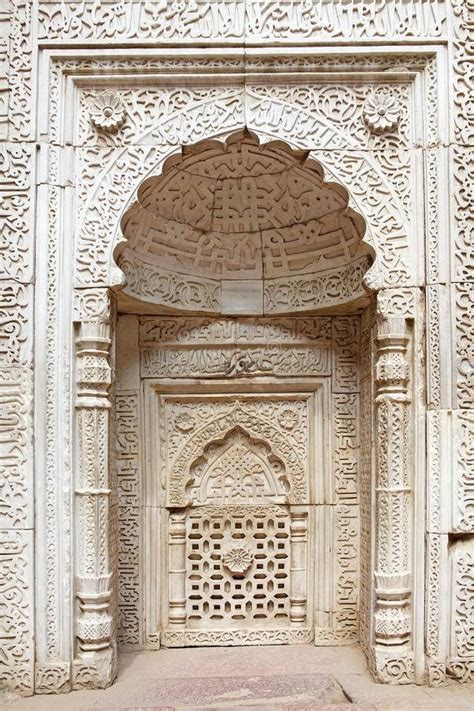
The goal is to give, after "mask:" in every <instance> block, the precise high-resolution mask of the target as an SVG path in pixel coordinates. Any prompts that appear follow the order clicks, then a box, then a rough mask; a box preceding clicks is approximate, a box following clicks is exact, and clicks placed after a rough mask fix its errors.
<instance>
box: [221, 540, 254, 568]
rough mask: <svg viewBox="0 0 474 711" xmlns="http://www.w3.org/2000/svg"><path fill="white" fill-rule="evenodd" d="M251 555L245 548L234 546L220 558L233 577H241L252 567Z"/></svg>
mask: <svg viewBox="0 0 474 711" xmlns="http://www.w3.org/2000/svg"><path fill="white" fill-rule="evenodd" d="M252 561H253V554H252V552H251V550H250V548H247V546H235V548H229V550H228V551H227V552H226V553H224V555H223V556H222V562H223V564H224V565H225V567H226V568H228V570H230V572H231V573H233V574H234V575H243V574H244V573H246V572H247V570H248V569H249V568H250V566H251V565H252Z"/></svg>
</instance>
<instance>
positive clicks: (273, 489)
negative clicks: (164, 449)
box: [185, 425, 291, 505]
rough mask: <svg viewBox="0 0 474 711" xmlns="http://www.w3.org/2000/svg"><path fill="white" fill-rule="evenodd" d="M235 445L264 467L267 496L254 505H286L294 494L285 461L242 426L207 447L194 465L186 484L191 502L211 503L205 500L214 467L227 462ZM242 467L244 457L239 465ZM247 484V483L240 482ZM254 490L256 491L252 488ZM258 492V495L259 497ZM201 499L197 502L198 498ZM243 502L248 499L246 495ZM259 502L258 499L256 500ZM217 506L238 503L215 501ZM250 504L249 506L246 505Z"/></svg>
mask: <svg viewBox="0 0 474 711" xmlns="http://www.w3.org/2000/svg"><path fill="white" fill-rule="evenodd" d="M235 445H237V446H238V445H241V450H242V449H243V451H244V452H245V454H248V455H250V456H251V457H252V458H253V460H254V461H255V462H258V463H259V464H260V468H261V471H263V472H264V474H265V475H266V476H265V483H266V484H267V489H268V490H267V492H266V493H265V494H264V495H262V494H260V495H258V494H257V497H258V500H252V502H251V503H259V504H263V503H278V504H282V503H286V501H287V494H288V493H289V492H290V490H291V484H290V482H289V481H288V477H287V474H286V467H285V463H284V462H283V460H282V459H281V458H280V457H278V456H277V455H276V454H275V452H274V451H273V449H272V446H271V444H270V443H269V442H268V441H267V440H265V439H263V438H262V437H260V438H256V437H252V436H251V435H250V434H249V433H248V432H247V431H246V430H245V429H244V428H243V427H241V426H240V425H236V426H234V427H233V428H232V429H231V430H229V431H228V432H226V433H225V435H224V436H223V437H221V438H220V439H218V440H212V441H211V442H208V444H207V445H206V446H205V447H204V449H203V450H202V452H199V453H198V454H197V456H196V458H195V460H194V462H193V463H192V464H191V467H190V469H189V478H188V481H187V482H186V483H185V490H186V493H187V496H188V501H189V503H190V504H191V505H193V504H196V503H198V504H207V503H209V501H208V499H207V497H206V496H203V494H204V492H205V491H206V490H207V486H208V482H209V479H210V478H211V476H210V473H211V472H212V470H213V467H215V466H216V465H219V463H220V462H221V461H222V460H223V459H225V457H226V455H227V454H228V452H229V451H230V450H232V449H233V448H234V447H235ZM238 464H239V465H240V455H239V462H238ZM249 476H250V479H252V480H253V479H254V474H253V473H249ZM237 483H240V484H243V482H237ZM259 483H260V485H261V482H258V481H255V482H253V484H254V485H255V486H258V485H259ZM252 488H254V487H253V486H252ZM255 493H256V492H254V494H255ZM196 495H198V499H197V501H196V499H195V496H196ZM241 498H246V495H245V496H244V495H242V496H241ZM252 498H255V497H252ZM212 503H213V504H235V503H239V502H238V500H233V499H231V500H230V501H212ZM244 503H249V502H247V501H246V502H244Z"/></svg>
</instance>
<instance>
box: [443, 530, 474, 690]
mask: <svg viewBox="0 0 474 711" xmlns="http://www.w3.org/2000/svg"><path fill="white" fill-rule="evenodd" d="M449 556H450V568H451V571H450V572H451V615H450V622H451V624H450V628H451V630H450V640H449V651H448V674H449V675H450V676H453V677H455V678H456V679H459V680H460V681H472V680H473V678H474V627H473V624H472V596H473V588H474V575H473V570H474V539H473V537H472V536H469V537H466V538H460V539H459V540H456V541H455V542H454V543H453V545H452V546H451V548H450V552H449Z"/></svg>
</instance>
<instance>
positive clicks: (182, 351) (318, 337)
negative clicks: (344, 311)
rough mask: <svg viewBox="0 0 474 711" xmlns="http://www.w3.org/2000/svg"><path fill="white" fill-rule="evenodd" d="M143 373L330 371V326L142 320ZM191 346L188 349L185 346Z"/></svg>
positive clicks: (313, 321)
mask: <svg viewBox="0 0 474 711" xmlns="http://www.w3.org/2000/svg"><path fill="white" fill-rule="evenodd" d="M140 339H141V344H142V351H141V373H142V377H145V378H146V377H168V378H169V377H171V378H179V377H208V378H224V377H225V378H238V377H247V376H248V375H258V374H261V375H329V374H330V372H331V345H330V344H331V331H330V321H329V320H328V319H326V318H314V317H301V319H298V318H295V319H289V318H287V319H285V318H283V319H281V320H280V319H271V318H264V319H262V320H256V319H249V318H247V319H246V318H243V319H240V320H239V321H238V322H236V321H233V320H231V319H216V320H211V319H207V320H206V319H202V318H200V319H192V318H189V317H187V318H186V319H184V320H183V321H182V325H181V323H179V325H178V323H177V322H176V320H175V319H166V318H160V319H145V320H142V322H141V327H140ZM191 345H193V346H194V347H193V348H190V347H189V346H191Z"/></svg>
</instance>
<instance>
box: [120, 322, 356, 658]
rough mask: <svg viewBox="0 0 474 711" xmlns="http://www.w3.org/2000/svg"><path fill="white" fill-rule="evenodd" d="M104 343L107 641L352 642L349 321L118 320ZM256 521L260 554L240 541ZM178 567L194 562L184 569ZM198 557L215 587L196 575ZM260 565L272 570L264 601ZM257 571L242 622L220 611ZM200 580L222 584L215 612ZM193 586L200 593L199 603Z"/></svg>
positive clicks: (352, 370)
mask: <svg viewBox="0 0 474 711" xmlns="http://www.w3.org/2000/svg"><path fill="white" fill-rule="evenodd" d="M117 352H118V361H117V367H118V370H117V389H118V391H117V400H116V431H117V453H118V461H119V465H118V477H119V516H120V519H121V520H120V521H119V543H118V550H119V582H118V606H119V614H120V621H119V640H120V641H121V644H122V645H123V647H124V648H133V649H140V648H152V649H153V648H157V647H158V646H159V645H160V643H161V644H162V645H165V646H183V645H186V644H192V645H199V644H262V643H273V644H280V643H302V642H306V643H307V642H309V641H311V640H312V639H313V638H315V641H316V643H317V644H341V643H342V644H345V643H353V642H354V641H356V640H357V639H358V637H359V585H360V572H359V566H360V563H359V560H360V556H359V412H360V409H359V353H360V328H359V317H358V316H340V317H336V318H330V317H325V316H324V317H309V316H308V317H299V318H295V317H285V318H280V319H278V318H268V317H263V318H261V317H260V318H258V317H242V318H239V319H238V320H235V319H226V318H206V317H200V318H197V317H191V316H187V317H183V316H182V317H153V316H149V317H141V318H137V317H134V316H120V317H119V320H118V341H117ZM254 379H257V380H254ZM143 380H144V381H145V384H146V390H145V394H144V395H141V394H140V393H141V392H142V393H143V389H142V388H140V383H142V382H143ZM256 382H258V383H259V389H260V390H262V392H263V393H264V394H263V395H261V396H260V395H257V394H255V393H254V392H253V391H254V387H255V384H256ZM193 383H194V384H193ZM142 397H143V398H144V399H143V401H142V402H141V399H142ZM140 412H141V413H144V416H145V420H141V419H140V416H139V414H138V413H140ZM329 422H330V423H332V424H331V425H328V423H329ZM139 443H141V445H139ZM139 447H140V448H141V449H142V452H141V457H140V456H139ZM143 447H145V448H146V452H144V451H143ZM223 477H225V478H223ZM236 477H237V478H236ZM122 501H123V504H124V505H123V506H120V502H122ZM185 506H188V507H189V508H187V509H186V508H183V507H185ZM234 508H235V510H234ZM226 516H227V517H228V519H227V518H226ZM224 520H226V521H227V524H225V525H224V523H223V521H224ZM250 520H251V521H253V522H254V524H253V525H254V526H255V532H256V538H255V540H254V535H253V529H251V530H250V532H249V530H248V526H249V523H248V522H249V521H250ZM213 521H214V523H213ZM242 521H243V523H242ZM193 522H194V523H193ZM267 524H268V526H267ZM262 526H263V529H264V530H261V529H262ZM217 527H219V531H220V529H221V528H222V532H221V533H220V534H219V535H221V537H222V541H221V540H220V539H219V540H218V539H217V538H216V536H217V532H216V531H214V528H217ZM242 527H243V530H244V531H246V533H245V539H244V542H243V544H242V545H243V546H244V548H245V552H246V553H247V554H248V555H249V556H251V558H250V563H249V566H248V567H249V572H248V575H247V576H246V578H245V580H244V581H243V582H242V581H240V582H239V580H237V581H233V579H231V578H232V576H230V577H229V575H230V574H229V572H228V567H227V564H226V563H225V557H224V556H223V558H222V561H223V562H222V569H219V571H220V572H216V570H215V568H217V567H219V565H221V563H219V560H220V553H221V549H222V552H223V553H225V550H224V549H226V550H227V548H232V545H231V541H232V540H234V539H235V541H238V539H239V536H240V535H241V533H240V531H241V530H242ZM272 527H274V528H275V529H276V532H277V531H278V530H279V528H281V529H282V532H286V533H285V536H286V538H285V540H286V543H285V544H284V545H285V546H286V548H285V551H286V553H285V560H287V565H286V564H285V565H284V570H285V572H284V571H283V570H281V571H277V568H276V567H275V566H277V563H278V560H279V557H278V560H275V561H274V560H273V559H272V557H271V555H272V554H271V551H273V549H274V547H275V546H276V543H275V542H274V541H273V539H272V538H271V535H270V531H271V530H272ZM267 528H268V530H267ZM209 530H211V531H214V534H215V535H214V534H213V536H212V538H210V539H209V541H207V543H206V535H207V533H206V531H209ZM315 530H318V531H319V532H320V534H319V536H317V537H315V534H314V531H315ZM167 531H168V532H167ZM264 531H266V534H265V535H268V536H270V538H269V541H268V544H267V545H268V551H267V554H266V558H265V560H267V558H268V561H267V562H266V563H265V564H264V563H262V561H261V560H260V559H261V558H262V559H263V549H262V551H260V550H259V548H258V546H257V547H255V541H256V540H257V539H258V541H260V537H261V535H263V533H264ZM279 536H280V534H279V533H277V539H275V540H279ZM194 537H196V540H194ZM193 541H194V543H193ZM216 542H217V543H216ZM215 543H216V544H217V545H218V550H217V549H216V550H215V551H214V552H212V550H211V552H210V549H209V546H211V548H212V546H213V545H214V544H215ZM188 546H189V547H190V548H189V550H188ZM236 546H237V543H235V545H234V548H235V547H236ZM247 549H248V550H247ZM265 550H266V549H265ZM275 550H277V548H275ZM227 552H228V551H227ZM211 553H212V560H211V559H210V558H209V556H210V555H211ZM242 555H243V553H242ZM295 556H296V558H295ZM186 561H187V563H186ZM251 561H254V563H251ZM187 564H189V565H191V564H192V565H193V566H195V567H196V570H194V569H192V570H191V569H190V571H189V577H188V578H184V577H183V576H184V575H185V571H186V565H187ZM209 565H212V566H213V568H214V575H215V576H217V578H218V580H217V578H216V580H217V582H213V579H209V580H208V578H207V577H206V576H207V572H206V570H207V568H208V566H209ZM267 565H268V567H265V566H267ZM282 565H283V564H282ZM200 566H201V567H200ZM203 566H204V567H203ZM206 566H207V568H206ZM262 566H263V567H264V570H262V571H260V568H262ZM167 571H168V572H167ZM276 572H278V573H279V575H280V577H281V576H283V575H285V576H286V578H287V582H286V583H285V585H286V587H285V591H280V593H281V595H283V592H284V594H285V596H286V597H285V599H286V601H287V602H286V603H285V604H283V609H282V610H280V611H279V609H278V608H277V607H275V605H276V604H277V600H278V596H277V597H275V598H274V599H273V595H274V593H278V592H279V591H278V589H277V586H278V581H279V577H278V575H277V577H276V578H274V577H273V576H274V574H275V573H276ZM254 575H255V576H256V577H255V579H254V578H253V576H254ZM198 578H199V580H200V582H195V580H197V579H198ZM260 578H262V579H263V578H265V580H266V584H268V583H269V584H270V587H268V588H265V589H266V593H267V594H266V595H265V605H267V606H268V610H267V613H268V614H265V615H264V613H263V612H261V610H260V609H257V608H256V609H255V610H254V613H255V616H254V614H253V613H252V615H251V616H250V617H247V616H246V615H244V614H243V613H242V614H241V613H239V611H238V610H237V609H236V608H235V606H236V605H238V604H240V603H239V602H238V600H239V597H240V595H241V593H239V591H238V590H237V588H235V586H236V585H240V586H241V587H242V586H243V585H245V586H248V585H250V586H251V588H252V590H253V592H252V595H250V593H249V592H248V590H247V593H248V599H247V598H246V603H245V606H244V608H245V609H246V608H248V607H249V606H251V605H252V604H256V603H257V601H258V599H259V597H264V593H263V592H262V593H259V590H258V589H257V587H258V585H260V584H261V585H262V586H263V583H262V581H261V580H259V579H260ZM282 579H283V578H282ZM194 585H197V588H196V590H194V588H193V586H194ZM214 585H216V586H218V587H219V586H224V585H227V586H228V587H229V590H228V592H229V595H230V597H229V600H227V598H226V599H224V600H222V611H221V612H219V611H218V609H217V607H216V609H214V608H212V609H211V608H209V605H211V607H212V604H213V603H212V600H213V599H215V600H216V602H215V605H216V606H219V605H221V602H220V598H221V596H222V593H221V592H219V591H220V589H221V588H219V590H218V589H217V588H216V589H215V590H214V587H213V586H214ZM168 586H169V601H168V592H167V591H168ZM209 586H210V587H209ZM204 587H205V589H206V590H207V591H208V593H209V596H210V597H206V596H204V598H202V599H201V598H199V594H200V593H199V590H201V593H202V592H203V590H204ZM234 588H235V589H234ZM244 589H246V587H245V588H244ZM262 589H263V588H262ZM157 590H160V591H161V593H160V594H161V602H160V599H159V597H160V596H157ZM193 590H194V592H193ZM232 591H233V592H232ZM234 594H235V596H236V597H235V600H234V598H233V595H234ZM254 594H256V597H255V599H254V598H253V595H254ZM193 596H196V600H197V602H196V603H195V606H196V609H194V607H193V603H192V600H193V599H194V598H193ZM198 599H199V600H200V602H199V601H198ZM186 601H188V602H186ZM226 601H227V602H226ZM303 601H304V613H303V612H302V610H303ZM227 603H228V604H229V605H230V608H229V610H226V609H225V606H226V605H227ZM168 605H169V609H168ZM262 605H264V603H263V602H262ZM262 609H263V608H262ZM250 611H251V610H250ZM247 612H248V613H249V614H250V612H249V610H248V609H247ZM198 613H199V614H198ZM224 613H225V614H224ZM232 615H234V616H233V617H232ZM263 617H265V621H264V623H263V622H262V619H263ZM240 619H242V620H243V622H242V623H241V624H240V623H239V620H240ZM215 620H220V622H216V623H214V621H215ZM245 620H247V622H245Z"/></svg>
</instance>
